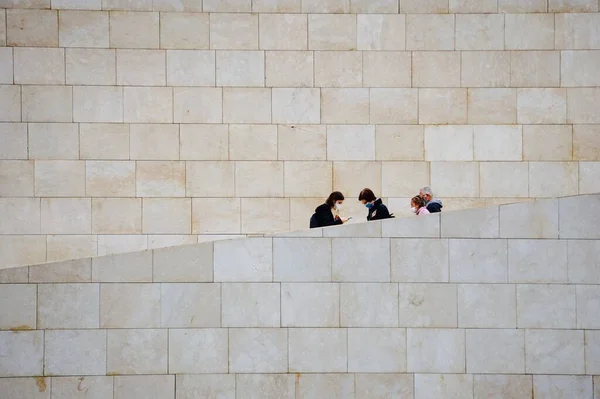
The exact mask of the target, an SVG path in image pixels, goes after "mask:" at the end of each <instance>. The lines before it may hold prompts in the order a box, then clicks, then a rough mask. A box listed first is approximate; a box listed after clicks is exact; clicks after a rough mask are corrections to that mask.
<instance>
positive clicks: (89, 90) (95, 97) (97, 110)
mask: <svg viewBox="0 0 600 399" xmlns="http://www.w3.org/2000/svg"><path fill="white" fill-rule="evenodd" d="M73 121H75V122H123V89H122V88H121V87H116V86H110V87H107V86H75V87H73Z"/></svg>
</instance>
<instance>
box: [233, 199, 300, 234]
mask: <svg viewBox="0 0 600 399" xmlns="http://www.w3.org/2000/svg"><path fill="white" fill-rule="evenodd" d="M241 221H242V230H241V231H242V233H244V234H263V233H276V232H284V231H289V230H290V202H289V199H288V198H242V202H241Z"/></svg>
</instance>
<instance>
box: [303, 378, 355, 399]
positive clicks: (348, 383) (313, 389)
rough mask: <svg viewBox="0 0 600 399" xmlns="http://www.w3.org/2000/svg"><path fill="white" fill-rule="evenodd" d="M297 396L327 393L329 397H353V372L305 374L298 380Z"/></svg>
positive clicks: (311, 396) (309, 396) (307, 396)
mask: <svg viewBox="0 0 600 399" xmlns="http://www.w3.org/2000/svg"><path fill="white" fill-rule="evenodd" d="M296 389H297V391H296V392H297V398H298V399H308V398H314V397H318V396H319V395H325V397H327V398H353V397H354V375H352V374H304V375H303V376H302V379H300V380H298V381H297V388H296Z"/></svg>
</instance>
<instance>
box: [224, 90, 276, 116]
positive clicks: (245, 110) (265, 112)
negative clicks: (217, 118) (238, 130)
mask: <svg viewBox="0 0 600 399" xmlns="http://www.w3.org/2000/svg"><path fill="white" fill-rule="evenodd" d="M223 122H224V123H271V89H258V88H248V89H246V88H239V89H228V88H225V89H223Z"/></svg>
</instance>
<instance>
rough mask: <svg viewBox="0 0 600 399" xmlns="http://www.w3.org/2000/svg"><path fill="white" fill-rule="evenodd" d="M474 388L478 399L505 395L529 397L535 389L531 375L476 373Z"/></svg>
mask: <svg viewBox="0 0 600 399" xmlns="http://www.w3.org/2000/svg"><path fill="white" fill-rule="evenodd" d="M473 378H474V383H473V390H474V394H475V398H476V399H483V398H490V397H499V398H501V397H503V395H506V396H507V397H509V398H528V397H530V396H531V391H532V389H533V386H532V382H531V376H529V375H475V376H474V377H473Z"/></svg>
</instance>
